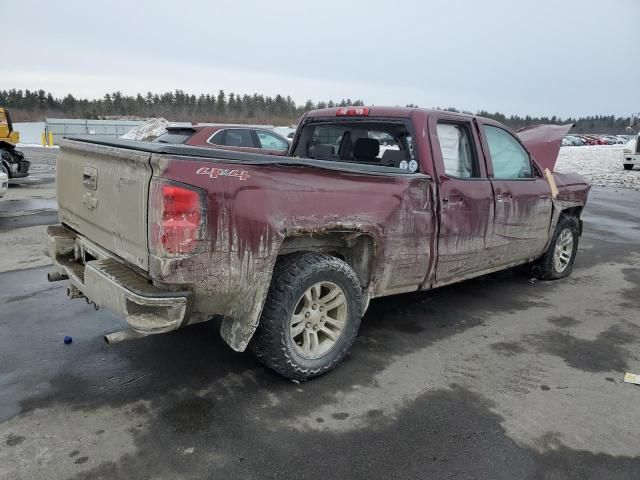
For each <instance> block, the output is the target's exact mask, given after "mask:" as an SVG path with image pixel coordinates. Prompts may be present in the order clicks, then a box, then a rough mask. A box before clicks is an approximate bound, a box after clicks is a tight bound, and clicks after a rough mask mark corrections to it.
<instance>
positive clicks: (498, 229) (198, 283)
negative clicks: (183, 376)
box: [47, 107, 589, 381]
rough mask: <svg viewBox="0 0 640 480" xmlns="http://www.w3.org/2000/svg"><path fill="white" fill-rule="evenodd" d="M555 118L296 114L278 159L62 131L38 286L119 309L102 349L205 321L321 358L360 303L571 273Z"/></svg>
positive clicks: (259, 349)
mask: <svg viewBox="0 0 640 480" xmlns="http://www.w3.org/2000/svg"><path fill="white" fill-rule="evenodd" d="M569 128H570V125H565V126H550V125H547V126H537V127H530V128H527V129H524V130H522V131H520V132H518V133H515V132H512V131H511V130H509V129H508V128H506V127H505V126H503V125H501V124H499V123H497V122H495V121H492V120H488V119H485V118H481V117H474V116H467V115H461V114H454V113H450V112H443V111H431V110H424V109H412V108H385V107H348V108H338V109H325V110H316V111H312V112H308V113H306V114H305V115H304V116H303V117H302V118H301V119H300V122H299V127H298V130H297V131H296V134H295V136H294V139H293V142H292V145H291V150H290V152H289V156H288V157H276V156H273V155H261V154H251V153H245V152H233V151H224V150H216V149H210V148H199V147H192V146H187V145H171V144H160V143H143V142H135V141H125V140H113V139H106V138H105V139H100V138H98V137H95V136H91V137H72V138H69V139H67V140H65V141H64V142H63V143H62V145H61V149H60V154H59V156H58V160H57V195H58V204H59V217H60V222H61V224H60V225H54V226H49V227H48V228H47V237H48V253H49V255H50V257H51V258H52V260H53V262H54V266H55V271H53V272H51V273H50V274H49V279H50V280H52V281H53V280H62V279H68V280H69V281H70V286H69V288H68V295H69V297H70V298H83V297H85V298H86V300H87V301H88V302H89V303H92V304H94V305H95V306H96V308H97V307H104V308H107V309H110V310H112V311H114V312H116V313H117V314H118V315H120V316H122V317H124V319H125V320H126V322H127V324H128V326H127V328H126V329H125V330H122V331H120V332H115V333H113V334H110V335H107V336H106V338H105V339H106V341H107V342H109V343H112V342H116V341H120V340H125V339H130V338H136V337H141V336H145V335H150V334H156V333H163V332H169V331H173V330H176V329H179V328H182V327H185V326H187V325H191V324H194V323H197V322H202V321H206V320H209V319H211V318H213V317H216V316H218V317H221V318H222V323H221V335H222V337H223V338H224V340H225V341H226V342H227V343H228V344H229V346H230V347H231V348H232V349H234V350H236V351H240V352H241V351H244V350H245V349H246V348H247V347H248V348H250V349H251V350H252V351H253V352H254V354H255V355H256V356H257V358H258V359H259V360H260V361H262V362H263V363H264V364H265V365H266V366H268V367H270V368H272V369H274V370H275V371H276V372H278V373H280V374H281V375H283V376H285V377H287V378H289V379H292V380H296V381H302V380H307V379H309V378H312V377H314V376H317V375H320V374H322V373H324V372H327V371H329V370H331V369H333V368H334V367H335V366H336V365H337V364H338V363H339V362H340V361H341V360H342V359H343V358H344V356H345V355H346V353H347V351H348V350H349V348H350V347H351V345H352V344H353V342H354V340H355V338H356V335H357V332H358V327H359V326H360V321H361V318H362V316H363V314H364V313H365V311H366V310H367V307H368V305H369V301H370V300H371V299H373V298H376V297H381V296H384V295H393V294H398V293H403V292H413V291H417V290H429V289H432V288H436V287H440V286H442V285H447V284H451V283H454V282H459V281H462V280H465V279H469V278H472V277H476V276H479V275H484V274H487V273H490V272H495V271H497V270H502V269H506V268H510V267H513V266H516V265H521V264H531V266H532V269H533V271H534V272H535V274H536V275H537V276H538V277H539V278H541V279H558V278H561V277H564V276H566V275H568V274H569V273H570V272H571V268H572V265H573V261H574V258H575V256H576V251H577V246H578V238H579V236H580V234H581V229H582V228H581V221H580V215H581V213H582V210H583V208H584V206H585V202H586V200H587V195H588V192H589V185H588V184H587V183H586V182H585V181H584V180H583V179H582V178H581V177H579V176H576V175H568V174H560V173H552V170H553V167H554V164H555V160H556V157H557V154H558V151H559V148H560V142H561V139H562V137H563V135H564V134H565V133H566V132H567V131H568V130H569Z"/></svg>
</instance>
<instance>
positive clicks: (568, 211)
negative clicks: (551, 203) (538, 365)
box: [560, 207, 583, 218]
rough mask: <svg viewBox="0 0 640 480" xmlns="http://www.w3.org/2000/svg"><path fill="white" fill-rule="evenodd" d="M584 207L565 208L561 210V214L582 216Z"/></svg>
mask: <svg viewBox="0 0 640 480" xmlns="http://www.w3.org/2000/svg"><path fill="white" fill-rule="evenodd" d="M582 209H583V207H571V208H565V209H564V210H562V211H561V212H560V214H561V215H566V216H567V217H576V218H580V214H581V213H582Z"/></svg>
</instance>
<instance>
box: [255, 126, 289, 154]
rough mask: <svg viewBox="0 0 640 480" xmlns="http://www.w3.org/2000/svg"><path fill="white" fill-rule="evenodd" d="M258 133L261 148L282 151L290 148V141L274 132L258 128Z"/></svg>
mask: <svg viewBox="0 0 640 480" xmlns="http://www.w3.org/2000/svg"><path fill="white" fill-rule="evenodd" d="M256 135H258V140H259V141H260V148H265V149H267V150H278V151H281V152H286V151H287V150H289V142H287V141H286V140H283V139H282V138H280V137H279V136H277V135H276V134H274V133H271V132H267V131H265V130H256Z"/></svg>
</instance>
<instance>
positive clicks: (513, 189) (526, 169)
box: [480, 123, 553, 265]
mask: <svg viewBox="0 0 640 480" xmlns="http://www.w3.org/2000/svg"><path fill="white" fill-rule="evenodd" d="M480 131H481V136H482V141H483V142H484V145H485V152H486V154H487V169H488V172H489V176H490V177H491V184H492V185H493V194H494V208H495V217H494V226H493V235H492V238H491V243H492V245H491V248H490V249H491V251H492V257H493V260H494V263H495V265H506V264H509V263H514V262H518V261H522V260H525V259H529V258H532V257H535V256H538V255H540V254H542V253H543V250H544V248H545V245H546V243H547V240H548V238H549V228H550V226H551V214H552V209H553V204H552V201H551V187H550V186H549V183H548V182H547V180H546V178H544V177H543V175H542V172H541V171H540V170H539V169H538V168H537V167H536V166H535V164H534V163H533V162H532V161H531V158H530V155H529V153H528V152H527V150H526V149H525V148H524V147H523V146H522V144H521V143H520V142H519V140H518V139H517V138H516V137H515V136H514V135H512V134H511V133H510V132H509V131H507V130H505V129H504V128H502V127H501V126H498V125H491V124H488V123H483V124H482V125H481V126H480Z"/></svg>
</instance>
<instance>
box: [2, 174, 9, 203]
mask: <svg viewBox="0 0 640 480" xmlns="http://www.w3.org/2000/svg"><path fill="white" fill-rule="evenodd" d="M8 189H9V175H7V174H6V173H5V172H4V171H3V170H0V198H2V197H4V196H5V195H6V193H7V190H8Z"/></svg>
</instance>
